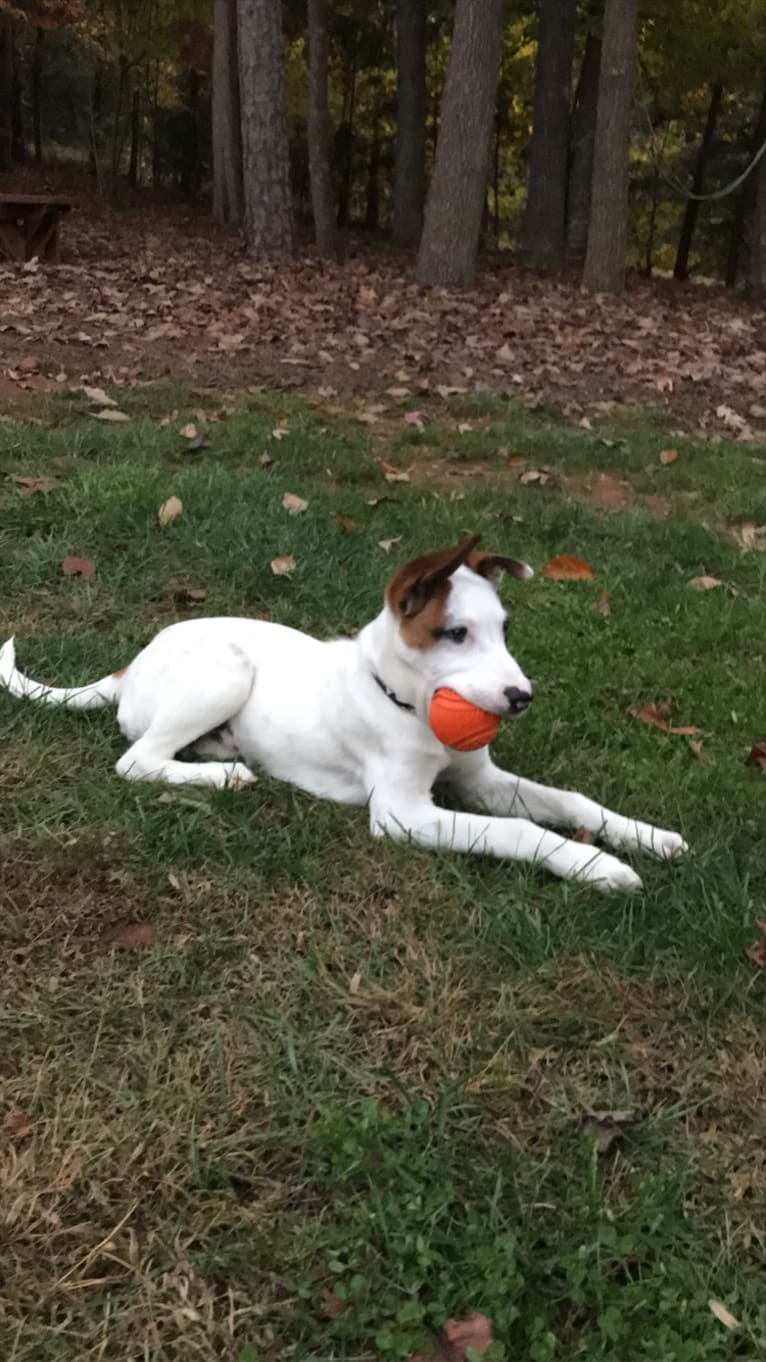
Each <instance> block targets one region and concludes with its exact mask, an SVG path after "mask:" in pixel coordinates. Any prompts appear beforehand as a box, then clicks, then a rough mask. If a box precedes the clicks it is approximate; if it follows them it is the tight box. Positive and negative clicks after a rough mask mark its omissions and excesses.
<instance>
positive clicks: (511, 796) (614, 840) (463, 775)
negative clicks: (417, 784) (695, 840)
mask: <svg viewBox="0 0 766 1362" xmlns="http://www.w3.org/2000/svg"><path fill="white" fill-rule="evenodd" d="M446 779H447V781H448V782H449V784H450V785H452V786H453V787H454V788H455V789H457V790H459V792H460V794H461V795H463V796H464V797H465V798H466V799H467V800H468V801H469V802H470V803H472V804H475V805H477V806H479V807H481V808H485V809H488V810H489V812H491V813H496V814H505V815H508V816H516V815H523V816H524V817H525V818H531V819H532V820H533V822H541V823H552V824H553V825H554V826H556V827H563V828H585V829H586V831H587V832H589V833H591V834H592V835H593V836H594V837H603V839H604V841H605V842H608V844H609V845H610V846H612V847H614V848H615V849H616V850H618V851H625V850H630V851H646V852H649V853H650V854H651V855H653V856H657V857H659V858H660V859H661V860H667V859H668V858H669V857H671V856H676V855H678V853H679V852H681V851H686V849H687V848H686V843H685V842H684V840H683V838H682V837H680V836H679V834H678V833H677V832H665V831H664V830H663V829H661V828H655V827H652V825H651V823H640V822H638V821H637V820H636V819H634V818H625V817H623V815H622V814H619V813H613V812H612V810H611V809H605V808H604V806H603V805H602V804H598V803H596V801H595V800H594V799H588V797H587V796H586V795H582V794H577V793H576V792H575V791H573V790H557V789H555V788H554V787H553V786H550V785H538V784H537V783H536V782H535V781H534V780H523V779H522V777H521V776H516V775H512V774H511V772H510V771H502V770H501V769H500V767H499V766H495V764H494V762H493V761H492V759H491V757H490V755H489V753H488V752H487V750H486V748H482V749H481V751H479V752H465V753H463V752H461V753H456V754H455V758H454V760H453V762H452V763H451V765H450V767H449V770H448V772H447V774H446Z"/></svg>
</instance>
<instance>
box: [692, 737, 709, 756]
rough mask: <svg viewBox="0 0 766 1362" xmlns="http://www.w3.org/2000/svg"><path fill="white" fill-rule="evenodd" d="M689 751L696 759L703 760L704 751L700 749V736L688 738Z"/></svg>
mask: <svg viewBox="0 0 766 1362" xmlns="http://www.w3.org/2000/svg"><path fill="white" fill-rule="evenodd" d="M689 751H690V752H691V754H692V756H693V757H696V758H697V760H698V761H704V759H705V753H704V752H703V750H702V739H701V738H690V739H689Z"/></svg>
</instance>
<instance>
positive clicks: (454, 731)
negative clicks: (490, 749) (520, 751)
mask: <svg viewBox="0 0 766 1362" xmlns="http://www.w3.org/2000/svg"><path fill="white" fill-rule="evenodd" d="M428 722H429V723H430V725H431V729H432V731H433V733H434V734H435V735H436V737H437V738H438V739H439V742H443V743H444V746H445V747H454V748H455V750H456V751H457V752H475V751H476V750H477V748H479V747H486V746H487V744H488V743H491V742H492V739H493V738H494V737H495V735H496V734H497V730H498V728H499V727H500V720H499V718H498V716H497V715H496V714H488V713H487V711H486V710H485V709H479V706H478V705H472V704H471V702H470V700H464V699H463V697H462V695H458V693H457V691H456V690H449V689H447V688H446V687H443V688H442V689H441V690H437V692H436V694H435V695H434V698H433V700H432V701H431V708H430V709H429V711H428Z"/></svg>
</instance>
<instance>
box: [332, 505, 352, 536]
mask: <svg viewBox="0 0 766 1362" xmlns="http://www.w3.org/2000/svg"><path fill="white" fill-rule="evenodd" d="M335 524H336V525H337V526H338V529H339V530H340V532H341V534H353V533H354V530H355V529H356V522H355V521H353V520H352V519H351V516H350V515H343V513H342V512H341V511H338V512H337V514H336V516H335Z"/></svg>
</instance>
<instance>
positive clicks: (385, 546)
mask: <svg viewBox="0 0 766 1362" xmlns="http://www.w3.org/2000/svg"><path fill="white" fill-rule="evenodd" d="M401 542H402V536H401V535H400V534H397V536H396V538H395V539H379V540H378V548H379V549H382V550H383V552H384V553H390V552H391V550H392V548H393V547H394V544H401Z"/></svg>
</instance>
